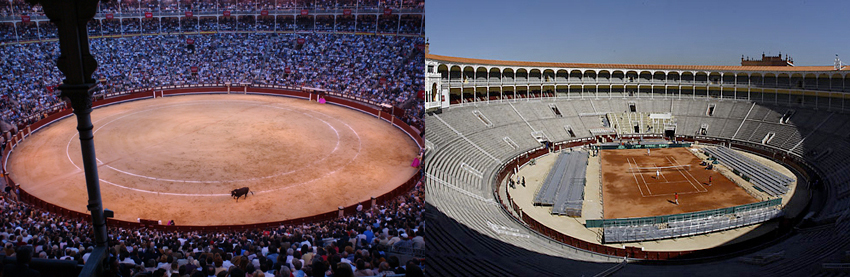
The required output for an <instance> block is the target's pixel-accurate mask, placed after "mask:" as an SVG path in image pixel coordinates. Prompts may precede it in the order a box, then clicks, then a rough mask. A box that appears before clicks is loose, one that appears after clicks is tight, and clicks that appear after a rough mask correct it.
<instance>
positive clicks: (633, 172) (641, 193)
mask: <svg viewBox="0 0 850 277" xmlns="http://www.w3.org/2000/svg"><path fill="white" fill-rule="evenodd" d="M626 162H627V163H629V171H631V172H632V176H634V177H635V184H637V187H638V190H639V191H640V196H641V197H646V195H644V194H643V189H641V188H640V181H638V179H637V175H635V171H634V170H632V168H633V167H632V162H631V161H629V158H626Z"/></svg>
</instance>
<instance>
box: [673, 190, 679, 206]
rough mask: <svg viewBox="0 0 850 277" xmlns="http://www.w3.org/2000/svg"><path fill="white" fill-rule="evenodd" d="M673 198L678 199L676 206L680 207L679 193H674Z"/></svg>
mask: <svg viewBox="0 0 850 277" xmlns="http://www.w3.org/2000/svg"><path fill="white" fill-rule="evenodd" d="M673 197H674V198H675V199H676V205H679V193H678V192H675V193H673Z"/></svg>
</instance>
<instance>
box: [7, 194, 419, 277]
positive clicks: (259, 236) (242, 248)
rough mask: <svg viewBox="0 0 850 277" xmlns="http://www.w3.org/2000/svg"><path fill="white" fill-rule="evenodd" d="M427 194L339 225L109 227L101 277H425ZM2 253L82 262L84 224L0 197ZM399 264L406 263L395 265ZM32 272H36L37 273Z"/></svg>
mask: <svg viewBox="0 0 850 277" xmlns="http://www.w3.org/2000/svg"><path fill="white" fill-rule="evenodd" d="M423 197H424V189H423V186H422V185H421V184H419V185H417V186H416V187H415V188H414V189H413V190H412V191H411V192H410V193H408V194H406V195H404V196H400V197H398V198H396V199H393V200H391V201H388V202H387V203H383V205H381V206H378V207H375V208H374V209H360V208H359V209H358V211H357V212H356V214H353V215H349V216H345V217H342V218H339V219H337V220H331V221H325V222H318V223H310V224H300V225H282V226H279V227H277V228H269V229H260V230H247V231H226V232H172V231H158V230H153V229H144V228H138V229H127V228H116V227H109V228H108V237H109V246H110V248H109V250H108V252H109V254H108V257H107V258H106V260H105V262H106V263H107V265H108V267H109V270H108V271H107V272H106V275H105V276H157V277H158V276H166V277H172V276H181V277H182V276H190V277H195V276H238V277H242V276H253V277H258V276H270V277H271V276H286V277H288V276H298V277H301V276H314V277H318V276H334V277H346V276H400V275H404V276H410V277H416V276H423V275H422V272H423V267H424V265H423V264H422V262H421V260H419V259H418V258H412V257H413V254H414V253H416V252H417V251H420V250H421V249H424V247H425V240H424V232H425V230H424V220H423V211H424V205H425V203H424V198H423ZM0 208H2V215H3V216H2V218H0V224H2V225H0V241H2V243H3V245H4V249H3V250H4V251H3V253H2V254H3V255H5V256H12V257H14V256H16V255H17V253H20V252H21V250H23V248H26V249H27V250H29V252H31V253H32V256H33V257H34V258H41V259H58V260H72V261H76V262H77V263H79V264H85V263H86V261H87V260H88V258H89V256H90V255H91V252H92V250H93V246H94V243H93V242H92V240H91V237H92V233H93V230H92V228H91V224H90V222H89V221H85V220H77V219H72V218H63V217H62V216H59V215H56V214H52V213H49V212H47V211H44V210H40V209H38V208H35V207H32V206H30V205H27V204H25V203H22V202H17V201H15V200H13V199H11V198H0ZM400 257H401V258H404V259H405V260H407V261H403V260H401V259H400ZM36 270H37V268H36Z"/></svg>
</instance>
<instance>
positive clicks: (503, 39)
mask: <svg viewBox="0 0 850 277" xmlns="http://www.w3.org/2000/svg"><path fill="white" fill-rule="evenodd" d="M425 3H426V7H425V9H426V10H425V13H426V21H425V24H426V29H425V32H426V35H427V37H428V38H429V39H430V43H431V45H430V52H431V53H432V54H438V55H446V56H458V57H467V58H482V59H497V60H519V61H552V62H582V63H637V64H679V65H740V60H741V55H742V54H743V55H747V56H750V57H761V54H762V52H764V53H766V54H773V55H776V54H777V53H779V52H782V54H783V57H784V55H785V54H786V53H787V54H791V57H792V58H793V59H794V62H795V64H796V65H830V66H831V65H832V63H833V59H834V58H835V54H838V55H839V57H841V58H842V61H843V62H844V63H845V64H847V63H850V1H846V0H844V1H800V0H797V1H725V0H722V1H688V0H680V1H615V0H608V1H604V0H603V1H591V0H586V1H554V0H527V1H507V0H456V1H452V0H427V1H425Z"/></svg>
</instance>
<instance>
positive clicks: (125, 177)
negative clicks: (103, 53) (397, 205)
mask: <svg viewBox="0 0 850 277" xmlns="http://www.w3.org/2000/svg"><path fill="white" fill-rule="evenodd" d="M147 98H148V99H144V100H139V101H132V102H126V103H119V104H114V105H109V106H105V107H101V108H98V109H96V110H95V111H94V112H93V113H92V115H93V122H94V124H95V126H97V127H96V130H95V143H96V144H97V146H98V147H97V154H98V169H99V173H100V174H99V177H100V182H101V191H102V194H103V199H104V206H105V207H106V208H108V209H111V210H113V211H114V212H115V219H118V220H123V221H128V222H134V221H137V219H139V218H141V219H146V220H154V221H159V220H161V221H162V222H167V221H171V220H174V221H175V222H176V223H177V224H179V225H189V226H216V225H244V224H256V223H266V222H277V221H284V220H288V219H295V218H302V217H309V216H313V215H318V214H323V213H327V212H334V211H335V210H328V207H336V206H346V207H347V206H350V205H355V204H357V203H360V202H364V201H368V200H369V199H370V197H373V196H380V195H383V194H385V193H388V192H390V191H393V190H394V189H395V188H397V187H399V186H401V185H402V184H404V183H405V182H407V181H408V180H409V179H411V178H412V177H413V176H414V174H415V173H416V171H417V169H416V168H415V167H412V166H411V163H412V162H413V160H414V159H415V158H416V157H417V154H418V146H417V144H416V142H415V141H414V140H413V139H412V137H410V136H408V134H407V133H405V132H403V131H402V130H400V129H398V128H396V127H394V125H393V124H391V123H390V122H387V121H385V120H382V119H379V118H377V117H376V116H375V115H370V114H366V113H364V112H361V111H358V110H354V109H352V108H347V107H344V106H338V105H332V104H320V103H317V102H316V101H315V100H314V101H308V100H307V99H296V98H289V97H281V96H269V95H245V94H203V95H181V96H170V95H167V94H166V97H161V96H159V97H157V98H155V99H151V98H150V97H147ZM75 124H76V121H75V120H74V119H73V117H68V118H64V119H61V120H58V121H56V122H54V123H53V124H50V125H48V126H45V127H43V128H42V129H41V130H38V131H37V132H34V133H33V134H32V135H30V136H29V137H27V138H26V139H25V140H23V142H21V143H19V144H18V145H17V147H16V148H15V150H14V151H13V152H12V154H11V157H10V158H9V161H8V165H7V169H8V171H9V172H10V178H12V179H13V180H15V182H17V183H18V184H20V188H21V189H23V190H25V191H26V192H27V193H28V194H30V195H32V196H35V197H38V198H40V199H41V200H43V201H46V202H49V203H52V204H55V205H57V206H61V207H65V208H67V209H70V210H75V211H78V212H85V205H86V203H87V198H86V193H85V191H86V188H85V180H84V176H83V172H82V170H81V169H80V168H81V167H82V163H81V157H80V150H79V143H77V141H78V140H77V135H76V130H75V128H74V126H75ZM59 187H61V188H62V189H61V190H58V189H57V188H59ZM240 187H249V188H250V189H251V191H253V194H251V195H248V196H247V198H242V200H238V201H237V200H235V199H234V198H232V197H231V195H230V191H231V190H233V189H236V188H240ZM209 211H217V212H215V213H210V212H209ZM247 214H249V215H251V216H243V215H247Z"/></svg>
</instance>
